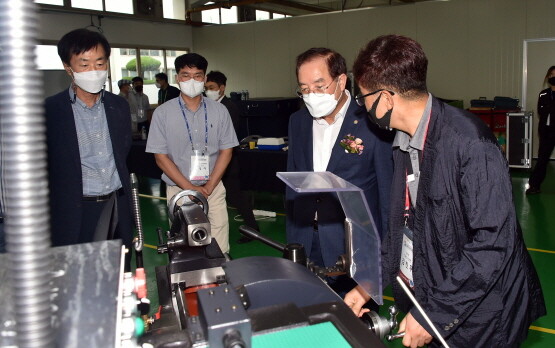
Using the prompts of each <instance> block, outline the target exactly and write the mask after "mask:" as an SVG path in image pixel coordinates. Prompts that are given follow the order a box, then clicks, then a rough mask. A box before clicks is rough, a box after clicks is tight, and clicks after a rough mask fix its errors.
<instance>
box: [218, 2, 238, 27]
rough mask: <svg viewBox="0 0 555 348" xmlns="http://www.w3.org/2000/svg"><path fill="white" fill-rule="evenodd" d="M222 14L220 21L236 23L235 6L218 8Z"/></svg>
mask: <svg viewBox="0 0 555 348" xmlns="http://www.w3.org/2000/svg"><path fill="white" fill-rule="evenodd" d="M220 11H221V15H222V23H221V24H228V23H237V6H231V8H223V7H222V8H220Z"/></svg>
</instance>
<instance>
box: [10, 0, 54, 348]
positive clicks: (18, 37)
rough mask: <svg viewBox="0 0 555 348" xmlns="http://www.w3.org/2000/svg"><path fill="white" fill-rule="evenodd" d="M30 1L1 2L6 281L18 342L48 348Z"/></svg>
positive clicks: (34, 21) (38, 103) (46, 243)
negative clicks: (3, 84) (8, 284)
mask: <svg viewBox="0 0 555 348" xmlns="http://www.w3.org/2000/svg"><path fill="white" fill-rule="evenodd" d="M37 27H38V18H37V11H36V5H35V4H34V2H33V1H32V0H20V1H12V0H1V1H0V79H1V80H2V81H4V83H5V86H4V89H3V91H2V93H0V142H1V151H2V156H1V157H2V180H3V191H4V203H5V207H4V208H5V209H4V211H5V223H4V224H5V233H6V242H7V251H8V263H9V265H8V268H9V274H8V276H9V282H10V287H11V297H12V300H13V303H14V316H15V320H16V330H15V331H16V333H17V339H16V341H17V346H18V347H19V348H27V347H53V346H54V334H53V333H54V332H53V330H52V328H51V324H50V323H51V322H52V307H51V300H50V295H51V294H50V289H51V286H50V280H51V255H50V233H49V231H50V221H49V211H48V206H49V204H48V181H47V171H46V139H45V126H44V116H43V113H44V112H43V106H42V105H43V96H42V77H41V74H40V73H39V71H38V70H37V69H36V66H35V45H36V41H35V39H36V37H37V36H38V34H37Z"/></svg>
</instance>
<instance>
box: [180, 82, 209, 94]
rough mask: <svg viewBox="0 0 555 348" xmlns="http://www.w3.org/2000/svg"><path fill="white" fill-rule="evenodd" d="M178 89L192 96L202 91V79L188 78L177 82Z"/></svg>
mask: <svg viewBox="0 0 555 348" xmlns="http://www.w3.org/2000/svg"><path fill="white" fill-rule="evenodd" d="M179 89H180V90H181V92H183V94H185V95H186V96H188V97H190V98H194V97H196V96H198V95H200V94H201V93H202V92H203V91H204V81H196V80H195V79H190V80H189V81H185V82H179Z"/></svg>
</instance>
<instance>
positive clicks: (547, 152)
mask: <svg viewBox="0 0 555 348" xmlns="http://www.w3.org/2000/svg"><path fill="white" fill-rule="evenodd" d="M554 121H555V120H554ZM539 136H540V147H539V149H538V161H537V162H536V165H535V167H534V170H533V171H532V174H531V175H530V179H529V180H528V183H529V184H530V187H534V188H538V189H539V188H540V186H541V184H542V182H543V181H544V179H545V175H546V173H547V164H548V163H549V158H550V157H551V153H552V152H553V149H554V148H555V126H549V127H545V128H544V129H540V132H539Z"/></svg>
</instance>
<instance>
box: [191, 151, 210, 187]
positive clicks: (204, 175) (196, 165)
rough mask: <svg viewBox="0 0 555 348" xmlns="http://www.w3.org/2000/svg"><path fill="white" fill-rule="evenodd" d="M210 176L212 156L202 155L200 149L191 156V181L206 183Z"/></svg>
mask: <svg viewBox="0 0 555 348" xmlns="http://www.w3.org/2000/svg"><path fill="white" fill-rule="evenodd" d="M209 177H210V158H209V157H208V156H207V155H202V154H201V153H200V151H196V150H195V153H194V154H193V155H192V156H191V169H190V173H189V181H191V183H192V184H193V185H198V186H200V185H204V184H206V182H207V181H208V178H209Z"/></svg>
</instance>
